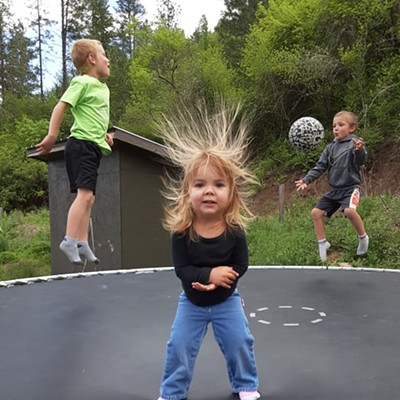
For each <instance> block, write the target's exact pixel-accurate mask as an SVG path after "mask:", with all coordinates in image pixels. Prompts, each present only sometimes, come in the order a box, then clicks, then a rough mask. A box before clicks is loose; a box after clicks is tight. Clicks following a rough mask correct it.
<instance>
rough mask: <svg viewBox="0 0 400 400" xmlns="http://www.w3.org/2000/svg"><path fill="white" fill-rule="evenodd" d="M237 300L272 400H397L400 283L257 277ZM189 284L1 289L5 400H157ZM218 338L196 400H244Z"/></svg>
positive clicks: (279, 274) (196, 382)
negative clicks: (240, 399) (231, 377)
mask: <svg viewBox="0 0 400 400" xmlns="http://www.w3.org/2000/svg"><path fill="white" fill-rule="evenodd" d="M238 289H239V291H240V293H241V295H242V297H243V298H244V300H245V312H246V315H247V317H248V320H249V324H250V329H251V331H252V333H253V335H254V337H255V352H256V359H257V365H258V372H259V380H260V392H261V393H262V398H263V399H266V400H295V399H296V400H297V399H307V400H361V399H362V400H393V399H396V398H398V397H397V396H398V393H399V392H400V380H399V378H398V371H399V370H400V345H399V336H400V335H399V333H400V318H399V316H400V311H399V305H400V274H399V273H395V272H371V271H356V270H340V269H339V270H331V269H329V270H324V269H285V268H282V269H268V268H266V269H261V268H251V269H249V271H248V272H247V273H246V275H245V276H244V277H243V278H242V279H241V280H240V283H239V286H238ZM180 291H181V288H180V282H179V280H178V279H177V278H176V276H175V274H174V272H173V271H172V270H171V269H166V270H157V271H152V272H151V273H141V272H140V271H139V272H134V271H132V272H130V273H123V274H107V275H94V276H88V277H81V278H73V279H63V280H53V281H49V282H46V283H34V284H31V285H23V286H20V285H18V286H12V287H8V288H4V289H0V358H1V362H0V376H1V385H0V398H1V399H2V400H50V399H51V400H156V399H157V398H158V393H159V385H160V380H161V376H162V373H163V368H164V360H165V345H166V341H167V340H168V337H169V332H170V327H171V324H172V321H173V318H174V315H175V310H176V305H177V300H178V295H179V293H180ZM237 398H238V397H237V395H234V394H232V393H231V389H230V385H229V381H228V377H227V372H226V367H225V362H224V359H223V356H222V354H221V352H220V350H219V348H218V346H217V344H216V342H215V340H214V338H213V332H212V329H211V327H209V329H208V333H207V335H206V338H205V341H204V343H203V345H202V347H201V350H200V353H199V356H198V358H197V362H196V366H195V372H194V377H193V381H192V384H191V387H190V391H189V397H188V399H189V400H234V399H235V400H236V399H237Z"/></svg>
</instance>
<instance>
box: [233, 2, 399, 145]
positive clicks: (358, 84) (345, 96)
mask: <svg viewBox="0 0 400 400" xmlns="http://www.w3.org/2000/svg"><path fill="white" fill-rule="evenodd" d="M398 11H399V5H398V2H397V1H395V0H386V1H380V0H361V1H358V2H354V1H350V0H349V1H343V2H337V1H335V0H327V1H324V2H321V1H319V0H299V1H292V0H279V1H278V0H276V1H270V2H269V8H268V9H263V8H262V7H261V10H260V12H259V19H258V21H257V22H256V23H255V24H254V25H253V27H252V29H251V32H250V34H249V35H248V37H247V40H246V45H245V47H244V49H243V59H242V64H241V66H242V70H243V72H244V74H245V77H246V79H245V80H243V82H242V84H243V85H245V87H246V89H247V90H246V91H247V96H246V97H247V99H248V101H249V104H250V105H251V107H252V108H255V110H256V112H257V115H258V121H259V124H258V125H257V133H256V134H257V138H261V137H262V136H264V135H265V133H266V134H267V135H268V136H270V137H271V136H273V137H277V136H278V137H279V136H280V137H282V136H283V135H285V133H286V131H287V128H288V126H290V123H291V122H293V120H294V119H297V118H298V117H299V116H306V115H312V116H314V117H316V118H318V119H319V120H321V122H322V123H323V124H324V125H327V124H330V123H331V118H332V116H333V115H334V113H335V112H337V111H338V110H340V109H351V110H353V111H354V112H356V113H357V114H359V117H360V125H361V127H362V128H365V129H368V130H371V131H372V130H375V131H378V134H377V136H378V135H380V136H386V135H397V132H398V130H399V128H398V127H399V115H398V113H397V115H396V110H398V105H399V104H398V102H397V100H394V101H393V99H397V98H399V96H397V95H396V94H395V93H399V86H398V71H399V67H398V62H397V57H398V42H399V29H398V26H399V13H398ZM390 101H392V105H390V104H389V103H390ZM386 110H388V111H389V112H390V116H391V117H392V118H387V114H386V113H385V111H386ZM378 141H379V139H378V137H375V138H374V140H373V142H374V143H376V142H378Z"/></svg>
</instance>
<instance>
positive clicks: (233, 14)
mask: <svg viewBox="0 0 400 400" xmlns="http://www.w3.org/2000/svg"><path fill="white" fill-rule="evenodd" d="M224 3H225V7H226V11H224V12H223V14H222V18H221V19H220V20H219V22H218V25H217V27H216V29H215V31H216V32H217V33H218V35H219V38H220V41H221V42H222V44H223V49H224V55H225V57H226V59H227V60H228V61H229V63H230V64H231V65H232V66H233V67H235V68H238V67H239V62H240V59H241V57H242V49H243V46H244V43H245V40H246V36H247V34H248V33H249V32H250V28H251V26H252V25H253V23H254V21H255V20H256V13H257V9H258V7H259V5H263V6H264V7H267V6H268V1H267V0H225V1H224Z"/></svg>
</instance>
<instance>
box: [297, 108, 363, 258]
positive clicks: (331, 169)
mask: <svg viewBox="0 0 400 400" xmlns="http://www.w3.org/2000/svg"><path fill="white" fill-rule="evenodd" d="M356 129H357V115H355V114H354V113H352V112H350V111H340V112H338V113H337V114H336V115H335V116H334V118H333V134H334V136H335V138H334V140H333V141H332V142H331V143H329V144H328V145H327V146H326V147H325V150H324V151H323V153H322V155H321V157H320V159H319V161H318V162H317V164H316V165H315V167H314V168H312V169H311V170H310V171H309V172H308V173H307V175H306V176H305V177H304V178H302V179H301V180H299V181H296V182H295V184H296V188H297V190H298V191H299V190H303V189H305V188H307V186H308V185H309V184H310V183H311V182H313V181H315V180H316V179H318V178H319V177H320V176H321V175H322V174H323V173H324V172H325V171H328V182H329V185H330V187H331V191H330V192H328V193H326V194H324V196H322V198H321V199H320V200H319V201H318V202H317V204H316V205H315V207H314V208H313V209H312V211H311V217H312V219H313V222H314V229H315V233H316V235H317V239H318V247H319V255H320V258H321V261H322V262H326V259H327V251H328V249H329V248H330V247H331V245H330V243H329V242H328V241H327V240H326V235H325V225H324V216H326V217H331V216H332V214H333V213H335V212H336V211H337V210H338V209H339V208H340V209H341V210H343V212H344V214H345V215H346V217H347V218H348V219H349V220H350V222H351V223H352V225H353V227H354V229H355V230H356V232H357V234H358V241H359V242H358V247H357V255H358V256H361V255H364V254H365V253H366V252H367V251H368V244H369V238H368V235H367V233H366V231H365V228H364V223H363V221H362V219H361V217H360V215H359V214H358V212H357V206H358V203H359V200H360V188H361V171H360V167H361V166H362V165H364V164H365V162H366V159H367V151H366V149H365V146H364V140H363V139H362V138H359V137H357V136H356V135H355V134H354V132H355V131H356Z"/></svg>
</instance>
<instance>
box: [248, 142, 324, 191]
mask: <svg viewBox="0 0 400 400" xmlns="http://www.w3.org/2000/svg"><path fill="white" fill-rule="evenodd" d="M265 142H267V140H265ZM325 145H326V142H323V143H321V144H320V145H319V146H318V147H317V148H316V149H314V150H313V151H310V152H307V153H304V152H301V151H297V150H295V149H293V147H291V145H290V144H289V141H288V140H279V139H275V140H272V141H271V142H269V143H268V146H265V147H264V148H258V152H259V153H258V154H257V157H256V158H255V159H254V161H253V162H252V170H253V171H254V173H255V174H256V175H257V177H258V178H259V179H261V181H262V180H263V179H264V178H265V177H266V176H267V175H274V176H275V181H276V182H277V183H280V181H284V180H285V179H286V175H282V171H285V173H289V172H291V171H294V170H297V171H299V170H300V171H307V170H308V169H309V168H310V165H311V164H315V162H316V161H317V160H318V158H319V156H320V154H321V152H322V150H323V149H324V146H325Z"/></svg>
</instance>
